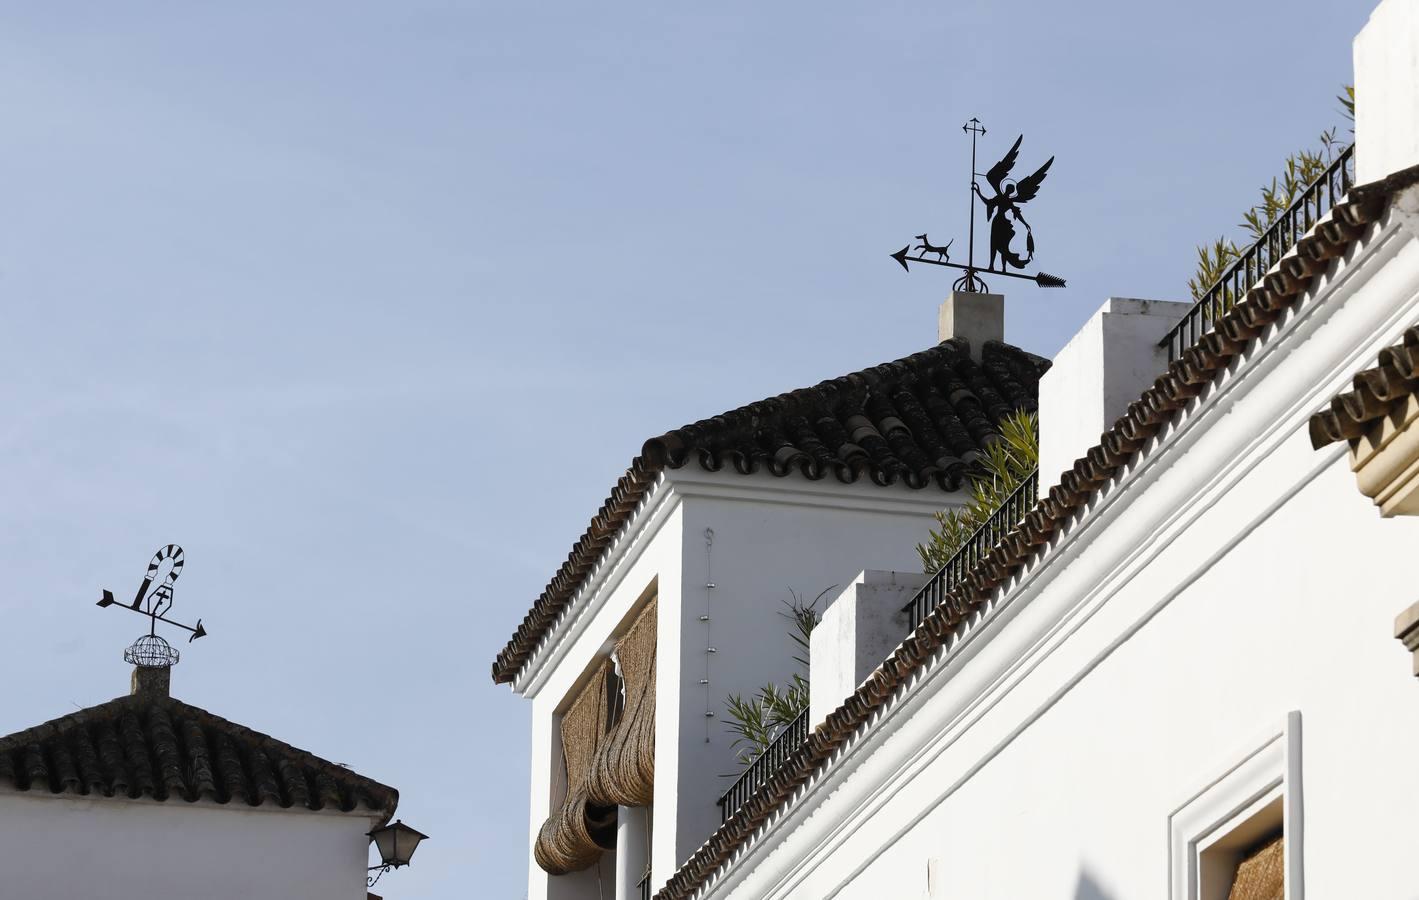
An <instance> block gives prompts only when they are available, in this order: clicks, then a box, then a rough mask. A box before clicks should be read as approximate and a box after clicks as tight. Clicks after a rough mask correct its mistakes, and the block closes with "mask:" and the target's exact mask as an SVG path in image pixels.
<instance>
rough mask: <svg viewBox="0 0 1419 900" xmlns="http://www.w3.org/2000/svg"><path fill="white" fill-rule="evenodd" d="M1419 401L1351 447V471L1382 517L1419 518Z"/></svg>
mask: <svg viewBox="0 0 1419 900" xmlns="http://www.w3.org/2000/svg"><path fill="white" fill-rule="evenodd" d="M1416 422H1419V398H1416V397H1414V396H1410V397H1409V398H1408V399H1406V400H1405V402H1404V405H1403V406H1401V407H1400V408H1398V409H1397V410H1395V411H1394V412H1392V413H1390V414H1389V415H1387V416H1385V417H1384V418H1383V419H1380V420H1379V421H1378V422H1376V423H1375V424H1374V426H1372V427H1371V428H1370V430H1369V431H1368V432H1366V433H1365V434H1364V435H1363V436H1361V437H1360V438H1359V439H1358V440H1356V441H1354V442H1353V443H1352V444H1351V448H1350V468H1351V470H1353V471H1354V472H1355V480H1356V483H1357V484H1358V485H1359V488H1360V492H1361V493H1362V494H1364V495H1365V496H1366V497H1369V498H1370V499H1372V500H1374V501H1375V505H1376V506H1378V507H1379V508H1380V515H1382V516H1385V517H1389V516H1412V515H1419V425H1416V424H1415V423H1416Z"/></svg>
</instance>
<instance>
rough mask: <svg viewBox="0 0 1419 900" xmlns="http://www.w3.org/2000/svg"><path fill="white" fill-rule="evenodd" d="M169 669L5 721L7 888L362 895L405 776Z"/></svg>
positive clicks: (82, 893)
mask: <svg viewBox="0 0 1419 900" xmlns="http://www.w3.org/2000/svg"><path fill="white" fill-rule="evenodd" d="M168 684H169V669H167V668H137V669H135V670H134V678H133V691H132V693H131V694H129V695H127V696H122V697H118V698H116V699H113V700H110V701H108V702H106V703H102V704H99V705H97V706H93V707H89V708H87V709H83V710H80V711H78V712H74V713H70V714H69V715H66V716H63V717H61V718H58V719H54V720H52V721H50V722H46V723H43V724H41V725H37V726H35V727H33V728H29V729H26V730H24V731H20V732H16V733H14V734H11V735H7V736H5V737H0V869H3V871H4V875H3V879H2V880H0V896H4V897H16V898H21V897H23V898H26V900H74V898H81V897H94V898H98V897H102V898H104V900H154V898H201V900H253V898H263V900H280V898H289V900H297V898H299V900H363V898H365V897H366V896H367V890H366V888H367V880H366V879H367V876H368V874H369V873H368V871H367V869H368V868H369V862H368V857H369V847H370V838H369V836H368V835H369V832H371V831H372V830H374V829H376V828H378V827H380V826H382V825H384V824H386V823H387V822H388V821H389V819H390V818H391V817H392V816H393V813H394V811H395V809H396V807H397V805H398V799H399V794H398V792H397V791H395V790H394V789H393V788H391V787H388V786H386V785H383V784H380V783H379V782H376V781H373V780H372V779H369V778H366V777H364V776H362V775H359V774H357V773H355V772H352V771H350V770H349V769H347V768H345V767H344V766H341V765H338V764H336V763H333V762H329V761H327V760H324V759H321V758H319V757H317V756H314V755H313V754H311V753H308V752H306V751H304V750H300V749H297V748H295V747H292V746H290V745H289V744H286V743H283V742H281V741H278V740H276V739H275V738H272V737H270V736H269V735H265V734H262V733H260V732H256V731H253V730H251V729H249V728H246V727H244V726H242V725H238V724H236V723H234V722H229V721H227V720H226V719H222V718H220V717H218V716H215V715H212V714H211V713H209V712H207V711H205V710H202V709H199V708H197V707H195V706H190V705H188V704H186V703H183V702H182V701H180V700H177V699H175V698H173V697H171V696H169V695H168ZM368 896H371V897H373V896H375V895H372V894H370V895H368Z"/></svg>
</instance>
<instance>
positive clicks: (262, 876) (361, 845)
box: [0, 791, 377, 900]
mask: <svg viewBox="0 0 1419 900" xmlns="http://www.w3.org/2000/svg"><path fill="white" fill-rule="evenodd" d="M376 824H377V820H375V819H371V818H368V817H366V816H362V815H354V814H349V813H331V812H311V811H308V810H284V809H283V810H265V809H260V808H257V809H252V808H249V807H241V806H236V805H232V806H216V805H213V804H207V803H192V804H189V803H185V802H183V801H180V800H178V801H166V802H161V803H160V802H157V801H154V800H139V801H128V800H120V799H114V798H99V799H88V798H77V799H76V798H72V797H65V796H59V797H55V796H44V795H38V794H34V793H30V792H26V793H18V792H13V791H6V792H3V793H0V873H3V874H0V896H3V897H14V898H17V900H18V898H25V900H76V898H103V900H164V898H194V900H195V898H201V900H258V898H259V900H363V898H364V896H365V874H366V872H365V869H366V866H368V865H369V863H368V862H366V859H367V857H368V854H369V850H368V848H369V839H368V838H366V837H365V834H366V832H368V831H369V830H370V829H371V828H372V827H374V826H375V825H376Z"/></svg>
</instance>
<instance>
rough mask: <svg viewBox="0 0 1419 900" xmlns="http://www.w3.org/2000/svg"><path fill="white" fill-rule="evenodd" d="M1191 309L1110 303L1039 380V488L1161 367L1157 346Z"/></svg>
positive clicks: (1162, 355) (1162, 354) (1163, 352)
mask: <svg viewBox="0 0 1419 900" xmlns="http://www.w3.org/2000/svg"><path fill="white" fill-rule="evenodd" d="M1191 308H1192V304H1191V303H1176V302H1170V301H1166V300H1133V299H1129V298H1126V297H1110V298H1109V300H1108V302H1107V303H1105V304H1104V305H1103V306H1102V307H1100V308H1099V310H1098V311H1097V312H1095V313H1094V314H1093V315H1092V316H1090V317H1089V321H1087V322H1085V323H1084V327H1083V328H1081V329H1079V332H1078V333H1077V334H1075V335H1074V337H1072V338H1070V339H1069V343H1067V344H1065V345H1064V349H1062V350H1060V351H1059V354H1058V355H1056V356H1055V358H1054V364H1053V365H1052V366H1051V367H1050V370H1049V371H1048V372H1046V373H1045V375H1044V377H1043V378H1041V379H1040V399H1039V404H1040V406H1039V409H1040V490H1041V491H1046V490H1049V488H1051V487H1053V486H1054V485H1055V484H1056V483H1057V482H1058V481H1059V476H1060V475H1061V474H1062V473H1063V472H1064V471H1065V470H1067V469H1070V468H1072V467H1073V466H1074V461H1075V460H1077V459H1078V458H1079V457H1081V456H1083V455H1084V454H1085V453H1086V452H1087V451H1088V450H1089V448H1090V447H1093V446H1094V445H1095V444H1097V443H1098V442H1099V438H1100V436H1101V435H1103V433H1104V432H1105V431H1107V430H1108V429H1109V428H1111V427H1113V424H1114V422H1116V421H1118V418H1119V416H1122V415H1123V414H1124V413H1125V412H1126V411H1127V410H1128V405H1129V404H1130V403H1132V402H1133V401H1134V400H1137V399H1138V397H1139V395H1140V394H1142V393H1143V391H1144V390H1145V389H1146V388H1148V386H1149V385H1151V384H1152V383H1153V382H1154V381H1155V380H1157V378H1158V376H1159V375H1162V374H1163V372H1164V371H1165V370H1166V369H1167V367H1168V350H1167V348H1166V347H1160V346H1158V342H1159V341H1161V340H1162V339H1163V337H1164V336H1165V335H1167V333H1168V329H1169V328H1171V327H1172V326H1173V325H1174V324H1176V323H1177V321H1178V320H1179V319H1181V318H1182V316H1183V313H1185V312H1187V311H1188V310H1189V309H1191Z"/></svg>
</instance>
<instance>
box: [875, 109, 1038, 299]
mask: <svg viewBox="0 0 1419 900" xmlns="http://www.w3.org/2000/svg"><path fill="white" fill-rule="evenodd" d="M961 130H962V131H965V132H968V133H969V134H970V136H971V186H970V195H971V199H970V203H971V209H970V226H969V227H970V232H969V236H968V238H967V240H968V242H969V243H968V247H967V250H966V264H965V265H961V264H960V263H953V262H951V254H950V249H951V241H947V242H946V243H945V244H943V245H941V246H936V245H935V244H932V243H931V241H930V240H929V239H928V238H927V236H926V235H925V234H919V235H917V236H916V239H917V240H919V241H921V243H920V244H918V245H917V246H916V247H915V248H913V247H912V245H911V244H907V245H906V246H905V247H903V248H902V249H900V250H898V251H897V252H896V253H893V254H892V258H893V259H895V260H896V261H897V262H898V263H900V264H901V266H902V268H903V269H906V270H907V271H911V267H910V266H909V265H908V263H926V264H928V265H933V266H946V267H947V268H951V269H961V270H963V272H964V274H962V275H961V277H960V278H957V279H956V281H955V282H954V283H953V284H952V285H951V289H952V290H955V291H960V292H962V293H984V292H986V291H988V290H989V288H988V287H987V286H986V283H985V282H984V281H983V280H981V277H980V273H981V272H983V271H984V272H990V273H992V274H994V275H1003V276H1005V277H1006V278H1024V279H1026V280H1027V281H1033V282H1034V283H1035V284H1036V285H1038V286H1039V287H1064V279H1063V278H1059V277H1057V276H1055V275H1051V274H1049V273H1048V272H1038V273H1036V274H1034V275H1025V274H1022V273H1020V272H1012V271H1010V269H1011V268H1015V269H1023V268H1025V267H1026V266H1028V265H1030V263H1031V262H1033V261H1034V258H1035V234H1034V231H1033V230H1032V229H1031V228H1030V223H1029V222H1027V221H1026V220H1025V216H1024V213H1022V212H1021V211H1020V207H1022V206H1024V205H1025V204H1026V203H1028V202H1029V201H1030V200H1032V199H1034V197H1035V194H1037V193H1039V190H1040V184H1041V183H1042V182H1043V181H1044V180H1045V175H1047V174H1048V173H1049V167H1050V166H1051V165H1053V164H1054V157H1053V156H1051V157H1050V158H1049V159H1048V160H1046V161H1045V164H1044V165H1042V166H1040V167H1039V168H1038V169H1036V170H1035V172H1034V174H1032V175H1030V176H1028V177H1026V178H1022V179H1020V180H1019V181H1018V182H1017V181H1015V179H1013V178H1010V177H1009V175H1010V170H1011V169H1013V168H1014V167H1015V161H1016V160H1017V159H1018V158H1019V156H1020V144H1021V142H1022V141H1023V140H1024V137H1023V136H1021V137H1017V138H1016V139H1015V143H1014V145H1013V146H1011V148H1010V152H1009V153H1006V154H1005V158H1004V159H1002V160H1001V161H1000V162H998V163H996V164H995V165H993V166H991V167H990V170H989V171H988V172H986V173H985V180H986V181H987V182H988V183H989V184H990V186H991V188H993V189H994V191H995V196H993V197H987V196H986V195H985V194H984V193H983V192H982V191H981V188H980V182H979V181H977V178H978V177H979V176H980V175H981V173H979V172H977V171H976V140H977V138H980V137H983V136H984V135H985V126H984V125H982V124H981V121H980V119H977V118H975V117H972V118H971V120H970V121H969V122H967V123H966V124H964V125H962V126H961ZM977 200H979V201H980V202H981V204H983V205H984V206H985V215H986V219H988V220H989V221H990V262H989V263H988V264H987V265H986V267H985V268H984V269H980V268H977V266H976V201H977ZM1016 225H1021V226H1024V229H1025V234H1024V238H1025V246H1024V248H1023V252H1021V251H1020V250H1019V249H1017V248H1016V247H1015V238H1016V236H1017V229H1016V227H1015V226H1016ZM913 249H915V250H917V251H919V252H918V253H917V255H916V256H908V255H907V254H909V253H911V251H912V250H913ZM927 254H935V256H936V258H935V259H927ZM997 259H999V260H1000V268H998V269H997V268H996V267H995V266H996V260H997Z"/></svg>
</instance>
